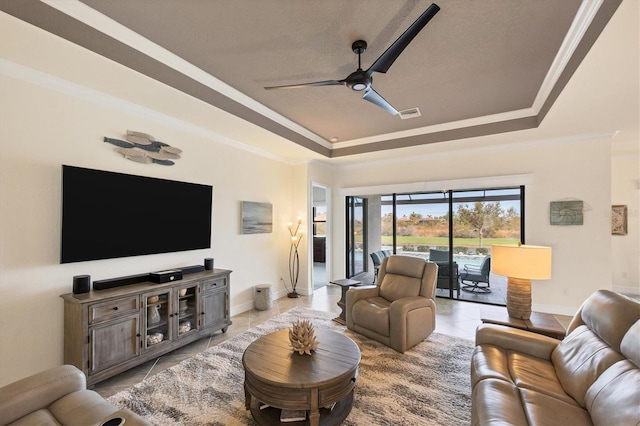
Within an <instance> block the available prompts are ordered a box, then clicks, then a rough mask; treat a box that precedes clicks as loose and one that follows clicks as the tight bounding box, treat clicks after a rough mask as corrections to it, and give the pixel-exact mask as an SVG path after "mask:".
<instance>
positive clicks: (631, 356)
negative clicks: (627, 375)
mask: <svg viewBox="0 0 640 426" xmlns="http://www.w3.org/2000/svg"><path fill="white" fill-rule="evenodd" d="M620 352H621V353H622V355H624V356H626V357H627V359H628V360H630V361H631V362H633V363H634V364H635V365H636V367H640V320H638V321H636V322H635V323H634V324H633V325H632V326H631V327H630V328H629V331H627V334H625V335H624V337H623V338H622V343H620Z"/></svg>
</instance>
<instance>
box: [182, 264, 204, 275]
mask: <svg viewBox="0 0 640 426" xmlns="http://www.w3.org/2000/svg"><path fill="white" fill-rule="evenodd" d="M176 269H179V270H181V271H182V275H187V274H195V273H196V272H202V271H204V266H202V265H193V266H185V267H183V268H176Z"/></svg>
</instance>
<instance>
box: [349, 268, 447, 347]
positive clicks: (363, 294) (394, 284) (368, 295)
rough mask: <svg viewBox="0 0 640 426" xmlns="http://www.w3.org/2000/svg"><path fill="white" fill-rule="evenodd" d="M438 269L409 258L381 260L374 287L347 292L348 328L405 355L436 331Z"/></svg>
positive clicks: (353, 289)
mask: <svg viewBox="0 0 640 426" xmlns="http://www.w3.org/2000/svg"><path fill="white" fill-rule="evenodd" d="M437 276H438V266H437V265H436V264H435V263H433V262H425V261H424V259H421V258H419V257H412V256H390V257H387V258H384V259H383V260H382V264H381V265H380V270H379V272H378V285H377V286H364V287H352V288H350V289H349V291H348V292H347V300H346V306H345V308H346V310H345V314H346V320H347V328H348V329H350V330H353V331H355V332H358V333H360V334H362V335H364V336H367V337H369V338H371V339H374V340H377V341H378V342H380V343H383V344H385V345H387V346H389V347H391V348H393V349H395V350H396V351H398V352H404V351H406V350H407V349H409V348H412V347H413V346H415V345H417V344H418V343H420V342H422V341H423V340H424V339H426V338H427V337H428V336H429V335H430V334H431V333H432V332H433V330H434V329H435V328H436V303H435V300H434V297H435V289H436V279H437Z"/></svg>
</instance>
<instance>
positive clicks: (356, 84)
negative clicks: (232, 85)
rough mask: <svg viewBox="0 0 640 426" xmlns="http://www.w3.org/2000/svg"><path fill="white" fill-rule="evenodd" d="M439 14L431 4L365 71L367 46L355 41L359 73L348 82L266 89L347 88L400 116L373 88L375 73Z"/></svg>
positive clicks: (385, 67)
mask: <svg viewBox="0 0 640 426" xmlns="http://www.w3.org/2000/svg"><path fill="white" fill-rule="evenodd" d="M439 10H440V7H439V6H438V5H437V4H435V3H432V4H431V6H429V7H428V8H427V10H425V11H424V12H422V14H421V15H420V16H419V17H418V19H416V20H415V22H414V23H413V24H411V26H409V28H407V29H406V30H405V32H404V33H402V35H401V36H400V37H398V39H397V40H396V41H394V42H393V44H391V46H389V47H388V48H387V50H385V51H384V53H383V54H382V55H380V56H379V57H378V59H376V60H375V61H374V62H373V64H372V65H371V66H370V67H369V68H368V69H367V70H366V71H365V70H363V69H362V63H361V55H362V54H363V53H364V52H365V51H366V50H367V42H366V41H364V40H356V41H354V42H353V43H352V44H351V50H353V53H355V54H356V55H358V69H357V70H356V71H354V72H352V73H351V74H349V75H348V76H347V77H346V78H344V79H342V80H324V81H315V82H310V83H299V84H288V85H283V86H270V87H265V89H267V90H272V89H299V88H303V87H314V86H341V85H345V86H347V87H348V88H350V89H351V90H353V91H356V92H362V91H364V95H363V96H362V99H364V100H366V101H369V102H371V103H373V104H375V105H377V106H379V107H380V108H382V109H384V110H385V111H387V112H388V113H390V114H393V115H398V110H397V109H395V108H394V107H393V106H392V105H391V104H390V103H389V102H387V101H386V100H385V99H384V98H383V97H382V96H381V95H380V94H379V93H378V92H376V91H375V90H374V89H373V87H372V84H373V76H372V75H373V73H374V72H379V73H382V74H384V73H386V72H387V71H388V70H389V68H390V67H391V65H393V63H394V62H395V60H396V59H398V56H400V54H401V53H402V52H403V51H404V49H405V48H406V47H407V46H408V45H409V43H411V41H412V40H413V39H414V38H415V37H416V36H417V35H418V33H419V32H420V31H421V30H422V29H423V28H424V27H425V25H427V23H429V21H430V20H431V18H433V17H434V16H435V14H436V13H438V11H439Z"/></svg>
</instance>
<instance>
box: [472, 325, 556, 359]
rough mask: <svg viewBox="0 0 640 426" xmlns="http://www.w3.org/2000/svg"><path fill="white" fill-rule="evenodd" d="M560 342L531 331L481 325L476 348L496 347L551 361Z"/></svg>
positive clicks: (477, 334)
mask: <svg viewBox="0 0 640 426" xmlns="http://www.w3.org/2000/svg"><path fill="white" fill-rule="evenodd" d="M559 343H560V340H558V339H554V338H553V337H548V336H543V335H542V334H536V333H532V332H530V331H525V330H519V329H517V328H512V327H507V326H504V325H496V324H481V325H479V326H478V328H477V329H476V346H479V345H494V346H497V347H499V348H502V349H505V350H512V351H518V352H521V353H524V354H528V355H531V356H535V357H537V358H542V359H546V360H551V353H552V352H553V350H554V349H555V347H556V346H558V344H559Z"/></svg>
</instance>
